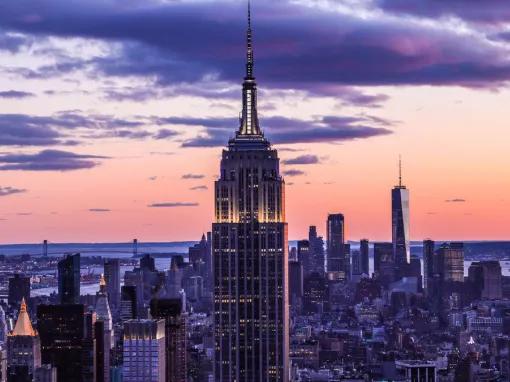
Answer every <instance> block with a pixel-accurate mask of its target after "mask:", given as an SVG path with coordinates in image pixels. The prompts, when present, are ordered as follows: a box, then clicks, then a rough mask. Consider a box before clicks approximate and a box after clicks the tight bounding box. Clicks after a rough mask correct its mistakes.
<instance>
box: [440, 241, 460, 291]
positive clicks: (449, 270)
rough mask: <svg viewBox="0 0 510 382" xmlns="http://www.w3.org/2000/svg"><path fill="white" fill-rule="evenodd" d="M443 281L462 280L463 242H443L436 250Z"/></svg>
mask: <svg viewBox="0 0 510 382" xmlns="http://www.w3.org/2000/svg"><path fill="white" fill-rule="evenodd" d="M438 255H439V256H440V259H441V260H440V263H441V266H440V269H439V272H440V274H441V275H442V280H443V281H444V282H460V283H462V282H464V244H463V243H444V244H442V245H441V247H440V248H439V250H438Z"/></svg>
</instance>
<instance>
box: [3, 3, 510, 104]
mask: <svg viewBox="0 0 510 382" xmlns="http://www.w3.org/2000/svg"><path fill="white" fill-rule="evenodd" d="M407 3H411V5H406V4H407ZM476 3H477V2H474V1H467V0H464V1H462V0H453V1H451V2H450V1H444V2H440V1H425V0H421V1H420V0H393V1H392V0H386V1H381V2H380V6H381V7H383V8H384V9H387V10H389V11H391V10H398V9H399V8H407V9H410V10H411V11H413V12H415V13H416V14H420V10H422V11H421V13H427V12H428V13H431V12H432V15H433V16H436V15H438V14H445V13H446V14H451V13H452V12H457V13H458V14H461V12H464V13H466V14H467V16H466V17H468V16H469V15H471V14H472V15H476V14H482V15H484V14H485V15H486V16H483V18H485V19H489V20H490V19H491V17H496V18H503V17H506V15H507V14H508V8H509V7H508V6H507V5H506V4H505V2H502V1H497V0H488V2H485V1H483V2H478V3H480V4H479V5H474V4H476ZM399 4H400V6H399ZM444 4H453V5H444ZM502 4H504V5H502ZM429 8H431V9H432V11H428V9H429ZM443 9H445V10H443ZM484 9H485V11H484ZM0 10H1V12H0V26H2V27H3V28H4V29H6V30H10V31H18V32H23V33H26V34H32V35H36V36H60V37H82V38H93V39H100V40H104V41H115V42H118V43H119V49H116V50H114V53H112V54H111V55H110V56H101V57H96V58H94V59H90V60H88V61H86V62H84V61H82V60H80V59H76V60H75V61H69V62H68V61H66V62H61V63H58V65H47V66H44V67H41V68H39V69H38V70H36V71H32V72H34V73H30V71H27V73H26V75H27V76H30V75H39V76H45V75H46V76H48V75H50V76H51V75H57V74H62V73H68V72H69V71H73V70H83V69H84V68H88V69H91V70H95V71H96V73H98V72H99V73H101V74H105V75H111V76H143V77H145V78H154V79H155V80H156V84H158V85H165V86H167V85H179V84H195V85H198V84H199V85H200V86H195V88H196V89H199V88H200V89H207V87H205V86H203V85H204V78H208V77H207V76H209V78H215V80H216V81H226V82H229V83H234V82H235V83H237V82H239V79H240V78H241V77H242V69H243V62H242V61H243V58H244V52H243V50H244V30H245V4H243V3H242V2H231V1H215V2H209V1H203V2H145V3H144V4H143V5H141V4H137V6H125V4H124V3H122V2H120V1H108V2H104V1H99V0H87V1H78V2H72V3H70V2H68V1H64V0H54V1H47V0H45V1H42V2H41V1H40V0H27V1H23V2H19V1H18V0H3V1H2V6H1V9H0ZM452 10H453V11H452ZM468 13H469V14H468ZM498 14H499V15H501V14H502V15H503V16H497V15H498ZM27 15H35V16H37V17H34V18H32V19H31V20H30V22H27ZM254 17H255V20H256V28H255V43H256V54H257V62H256V72H257V75H258V76H259V77H260V78H261V79H263V81H264V84H265V85H264V86H265V87H267V88H282V89H301V90H305V91H309V92H311V93H314V94H328V95H332V94H335V92H336V93H338V96H339V97H340V98H341V97H342V94H343V95H344V96H345V97H346V100H347V101H349V100H351V102H354V103H359V102H361V103H364V102H368V103H369V104H370V103H373V102H374V103H375V104H378V103H380V102H381V101H384V100H385V96H384V95H375V96H371V97H375V99H370V98H366V97H363V96H361V95H356V94H347V95H346V94H345V90H344V87H345V86H346V85H399V84H404V85H409V84H427V85H462V86H497V85H501V84H502V83H503V82H505V81H507V80H508V79H509V78H510V64H509V62H508V60H507V57H508V50H507V48H505V47H501V46H494V44H491V43H489V42H488V41H487V40H486V39H485V38H484V37H483V35H480V36H477V37H474V36H472V35H471V34H461V33H456V32H455V31H452V30H450V29H448V28H439V27H435V26H430V25H427V24H426V23H416V22H410V21H409V20H408V19H407V18H400V19H398V18H389V17H384V16H381V17H372V18H361V17H356V16H354V15H351V14H341V13H336V12H334V11H328V10H326V9H324V8H322V9H321V8H318V7H312V6H307V5H305V4H303V3H296V2H290V1H280V2H274V1H269V0H261V1H259V2H257V4H256V6H255V7H254ZM183 35H185V36H186V38H182V36H183ZM204 41H205V42H204ZM318 42H319V43H318ZM204 43H206V44H207V49H204ZM141 57H143V59H140V58H141ZM487 57H491V60H487ZM196 91H198V90H196ZM369 97H370V96H369Z"/></svg>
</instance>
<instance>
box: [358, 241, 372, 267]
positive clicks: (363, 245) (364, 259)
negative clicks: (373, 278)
mask: <svg viewBox="0 0 510 382" xmlns="http://www.w3.org/2000/svg"><path fill="white" fill-rule="evenodd" d="M368 244H369V243H368V240H367V239H362V240H361V241H360V242H359V253H360V266H361V269H360V271H361V273H362V274H365V275H367V276H370V266H369V260H368V259H369V246H368Z"/></svg>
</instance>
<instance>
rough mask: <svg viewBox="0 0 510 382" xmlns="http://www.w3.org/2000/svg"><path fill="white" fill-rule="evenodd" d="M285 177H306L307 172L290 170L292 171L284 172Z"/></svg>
mask: <svg viewBox="0 0 510 382" xmlns="http://www.w3.org/2000/svg"><path fill="white" fill-rule="evenodd" d="M283 175H285V176H300V175H305V172H304V171H301V170H295V169H290V170H285V171H283Z"/></svg>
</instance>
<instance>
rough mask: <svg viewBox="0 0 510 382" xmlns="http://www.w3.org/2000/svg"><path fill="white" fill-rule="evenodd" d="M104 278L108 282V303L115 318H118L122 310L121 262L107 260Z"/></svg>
mask: <svg viewBox="0 0 510 382" xmlns="http://www.w3.org/2000/svg"><path fill="white" fill-rule="evenodd" d="M104 278H105V280H106V292H107V293H108V302H109V303H110V308H111V310H112V314H113V316H114V317H118V312H119V309H120V260H119V259H105V261H104Z"/></svg>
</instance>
